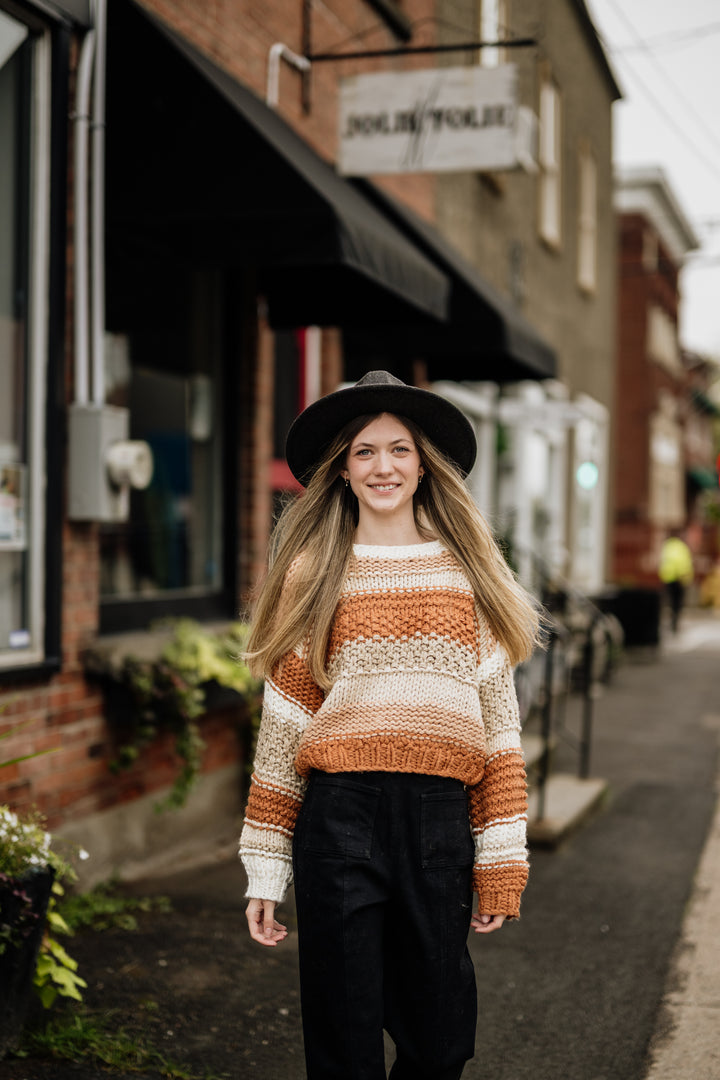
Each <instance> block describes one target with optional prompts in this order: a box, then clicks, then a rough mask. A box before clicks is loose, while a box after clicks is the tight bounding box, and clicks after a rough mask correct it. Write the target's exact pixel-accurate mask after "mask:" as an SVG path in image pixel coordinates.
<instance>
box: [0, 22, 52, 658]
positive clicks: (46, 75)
mask: <svg viewBox="0 0 720 1080" xmlns="http://www.w3.org/2000/svg"><path fill="white" fill-rule="evenodd" d="M50 74H51V41H50V33H49V32H47V31H46V32H45V33H44V34H42V35H40V36H38V37H37V38H36V39H35V42H34V45H33V54H32V95H33V96H32V110H31V120H30V122H31V125H32V136H31V155H30V229H29V233H30V240H29V243H30V253H29V282H28V285H29V309H28V349H27V420H28V441H27V466H28V487H27V492H28V494H27V499H28V507H27V510H28V519H29V528H28V548H27V573H28V577H29V590H28V596H27V603H28V622H29V626H28V627H27V629H28V630H29V631H30V641H31V645H30V647H29V648H27V649H18V650H17V651H16V650H14V649H5V648H3V650H2V652H0V669H8V668H19V667H26V666H28V665H31V664H37V663H39V662H41V661H43V660H44V659H45V496H46V484H47V479H46V469H45V440H46V433H45V415H46V412H45V410H46V386H47V352H48V289H49V281H50V267H49V261H50V84H51V78H50ZM58 526H59V522H58Z"/></svg>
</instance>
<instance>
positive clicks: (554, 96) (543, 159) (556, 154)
mask: <svg viewBox="0 0 720 1080" xmlns="http://www.w3.org/2000/svg"><path fill="white" fill-rule="evenodd" d="M539 112H540V128H539V145H538V165H539V167H540V174H539V184H538V198H539V212H538V213H539V216H538V231H539V233H540V238H541V239H542V240H544V241H545V243H546V244H549V245H550V246H551V247H554V248H559V247H560V244H561V243H562V168H561V165H562V110H561V99H560V90H559V89H558V86H557V85H556V83H555V81H554V80H553V79H552V77H551V76H549V75H546V76H544V77H543V78H542V80H541V83H540V110H539Z"/></svg>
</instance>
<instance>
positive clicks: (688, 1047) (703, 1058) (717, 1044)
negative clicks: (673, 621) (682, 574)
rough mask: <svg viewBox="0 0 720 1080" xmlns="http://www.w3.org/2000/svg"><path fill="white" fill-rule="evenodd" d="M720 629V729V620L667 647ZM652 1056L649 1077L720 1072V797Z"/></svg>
mask: <svg viewBox="0 0 720 1080" xmlns="http://www.w3.org/2000/svg"><path fill="white" fill-rule="evenodd" d="M716 635H717V640H718V642H719V646H718V653H717V655H718V671H717V682H716V687H717V702H718V704H717V713H715V714H711V715H710V716H709V717H708V718H707V722H708V724H709V725H711V726H714V727H715V728H716V730H717V732H718V734H719V735H720V624H718V622H713V621H712V620H710V619H708V620H692V621H691V622H690V624H689V625H686V626H685V628H684V630H683V632H682V633H681V634H680V636H679V638H678V640H677V641H675V642H672V643H670V644H669V646H668V648H667V650H666V651H668V652H670V653H675V654H677V653H685V652H689V651H692V650H693V649H696V648H698V647H700V648H705V647H708V646H709V647H710V648H712V643H713V642H714V641H715V640H716ZM718 792H719V793H720V774H719V775H718ZM650 1060H651V1067H650V1070H649V1072H648V1074H647V1080H679V1078H681V1077H688V1078H692V1080H718V1077H720V799H719V800H718V806H717V809H716V813H715V818H714V821H713V823H712V827H711V829H710V832H709V834H708V838H707V842H706V844H705V850H704V852H703V856H702V859H701V861H700V865H699V867H698V872H697V875H696V877H695V883H694V889H693V893H692V897H691V899H690V903H689V905H688V910H687V914H686V916H685V921H684V923H683V928H682V933H681V936H680V940H679V941H678V944H677V947H676V950H675V955H674V957H673V964H672V968H671V971H670V975H669V977H668V980H667V987H666V992H665V996H664V998H663V1004H662V1009H661V1012H660V1017H659V1020H658V1025H657V1027H656V1030H655V1035H654V1037H653V1041H652V1043H651V1046H650Z"/></svg>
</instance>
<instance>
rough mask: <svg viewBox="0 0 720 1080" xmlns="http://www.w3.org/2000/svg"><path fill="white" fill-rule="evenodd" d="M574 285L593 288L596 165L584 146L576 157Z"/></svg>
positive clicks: (593, 289)
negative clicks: (575, 276)
mask: <svg viewBox="0 0 720 1080" xmlns="http://www.w3.org/2000/svg"><path fill="white" fill-rule="evenodd" d="M577 245H578V248H577V282H578V285H579V286H580V288H581V289H582V290H583V291H584V292H588V293H594V292H595V289H596V287H597V163H596V161H595V155H594V154H593V152H592V149H591V148H590V146H588V145H587V144H583V145H581V146H580V153H579V157H578V240H577Z"/></svg>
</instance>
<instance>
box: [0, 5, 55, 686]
mask: <svg viewBox="0 0 720 1080" xmlns="http://www.w3.org/2000/svg"><path fill="white" fill-rule="evenodd" d="M45 45H46V43H45V41H44V39H43V38H42V37H34V38H33V37H31V36H30V34H29V32H28V28H27V27H26V26H24V25H23V24H22V23H20V22H18V21H17V20H16V19H14V18H12V17H11V16H10V15H8V14H6V13H5V12H3V11H1V10H0V668H7V667H12V666H16V665H18V664H27V663H30V662H33V661H36V660H38V659H41V658H42V655H43V629H44V628H43V622H42V620H43V604H42V596H43V588H44V582H43V561H42V559H43V547H44V544H43V529H44V522H43V516H44V508H43V452H44V429H43V410H44V402H45V395H44V389H43V386H44V370H45V369H44V361H45V350H46V339H45V331H44V327H45V323H46V317H45V316H46V310H47V293H46V288H47V282H46V280H45V278H44V273H45V271H44V267H45V265H46V231H45V227H46V224H47V218H46V206H47V199H48V191H47V186H46V181H45V168H44V162H46V161H47V155H48V147H47V130H48V128H47V114H46V110H47V104H48V101H47V83H46V78H47V60H48V58H47V55H46V53H45Z"/></svg>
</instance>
